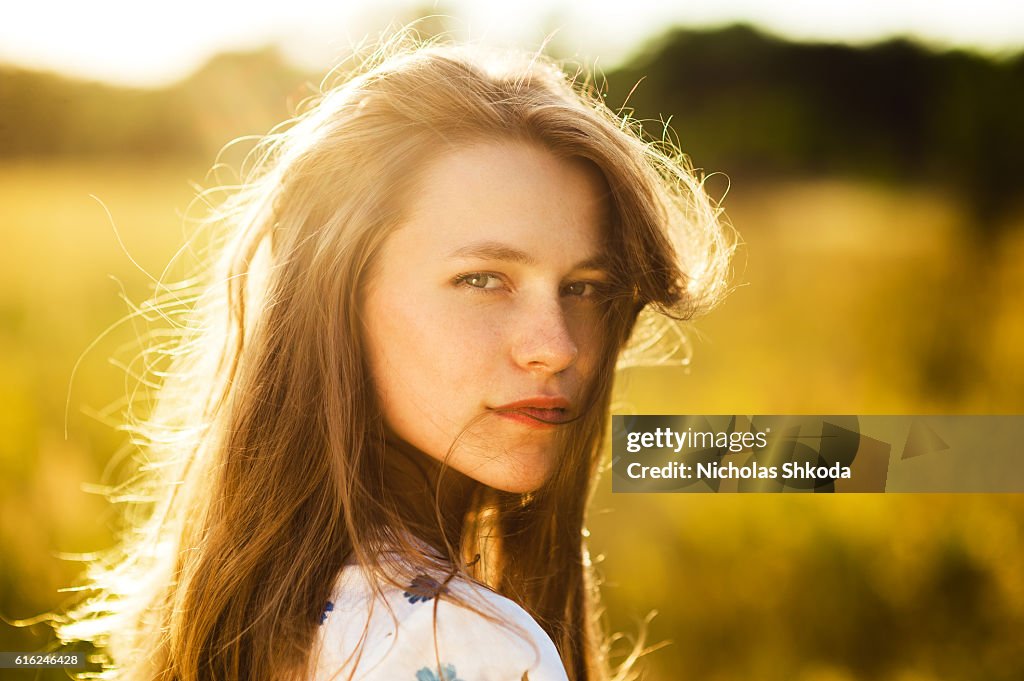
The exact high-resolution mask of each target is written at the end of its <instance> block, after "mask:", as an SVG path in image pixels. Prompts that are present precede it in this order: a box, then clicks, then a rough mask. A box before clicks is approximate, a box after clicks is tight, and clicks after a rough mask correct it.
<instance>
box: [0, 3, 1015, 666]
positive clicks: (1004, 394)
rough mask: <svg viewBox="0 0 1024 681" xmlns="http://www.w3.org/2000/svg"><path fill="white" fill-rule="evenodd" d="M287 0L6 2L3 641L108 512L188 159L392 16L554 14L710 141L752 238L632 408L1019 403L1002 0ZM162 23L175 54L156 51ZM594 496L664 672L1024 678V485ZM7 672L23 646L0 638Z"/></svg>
mask: <svg viewBox="0 0 1024 681" xmlns="http://www.w3.org/2000/svg"><path fill="white" fill-rule="evenodd" d="M295 4H297V5H298V6H301V7H302V8H304V11H305V10H307V9H308V14H307V15H304V16H302V17H297V18H295V17H293V18H292V19H291V20H290V21H276V24H275V25H276V28H275V30H274V31H269V30H267V29H266V27H265V26H264V28H263V29H260V28H259V25H257V24H255V23H253V21H254V20H253V19H252V16H253V15H259V12H260V11H261V10H260V9H259V8H258V7H247V9H246V11H245V12H239V11H238V10H237V8H236V9H235V10H233V12H234V14H232V13H231V12H228V11H227V10H225V9H224V8H222V7H221V6H220V5H217V3H212V4H211V5H210V6H209V8H208V10H209V11H208V12H206V13H199V12H197V13H196V15H195V16H186V17H184V18H182V17H178V16H177V14H188V8H189V7H190V6H191V5H190V4H189V3H185V7H183V8H182V10H181V12H177V13H173V15H172V13H171V11H170V10H163V12H164V15H161V16H156V15H151V16H148V17H146V16H145V15H140V14H138V12H140V11H141V10H139V9H138V8H134V9H129V8H128V6H127V5H126V6H125V7H123V8H115V7H114V5H113V3H99V6H95V7H94V6H93V4H92V3H90V4H89V7H90V11H91V14H90V15H88V16H87V15H83V14H81V11H82V10H81V9H75V8H71V7H67V8H64V9H65V10H66V11H57V12H55V13H50V14H46V13H41V12H42V10H28V9H25V8H20V7H19V8H16V9H14V14H13V15H12V16H11V19H12V21H9V22H8V29H0V58H3V59H4V60H6V62H7V63H6V64H5V65H0V324H2V326H0V374H2V375H3V381H2V382H0V432H2V433H3V438H2V440H0V615H2V616H3V618H4V620H5V621H0V650H8V651H17V650H22V651H28V650H38V649H43V648H45V647H46V646H47V645H48V644H49V642H50V638H49V634H48V628H47V626H46V624H45V622H41V623H37V624H32V625H29V626H12V624H13V623H14V622H15V621H22V622H21V623H22V624H24V620H29V619H31V618H33V617H35V616H37V615H40V614H41V613H46V612H50V611H54V610H59V609H60V608H61V607H62V606H63V605H64V604H66V603H67V602H68V599H69V598H71V597H73V594H71V593H67V592H61V591H59V590H60V589H62V588H64V587H68V586H70V585H73V584H74V583H75V582H76V580H77V578H78V575H79V572H80V570H81V567H82V564H81V562H78V561H77V560H76V558H81V557H83V554H88V553H90V552H93V551H97V550H100V549H103V548H106V547H108V546H110V544H111V541H112V534H111V532H112V528H113V527H114V526H115V519H116V509H115V508H112V507H111V506H110V505H109V504H108V503H107V502H106V501H105V499H104V497H103V496H102V494H99V493H98V492H97V487H98V486H100V485H102V484H109V483H110V482H112V479H113V478H116V475H117V473H116V472H115V471H117V470H118V469H119V468H121V467H122V466H123V463H124V460H125V452H126V450H125V434H124V432H123V431H121V430H119V429H118V425H119V423H120V419H121V414H122V411H123V409H124V406H125V398H126V394H127V391H128V390H129V389H130V388H131V387H132V386H133V385H134V382H135V380H136V379H135V376H134V375H133V374H134V373H135V372H136V369H137V368H138V367H132V366H131V365H130V360H131V358H132V357H133V356H134V355H135V354H136V353H137V350H138V347H139V346H138V343H139V339H140V337H143V336H144V334H145V333H146V331H147V328H146V327H145V326H144V325H140V324H138V323H136V322H133V321H130V320H129V321H123V318H125V317H126V316H127V315H129V314H130V313H131V310H132V308H131V304H130V303H138V302H140V301H142V300H145V299H146V298H147V297H148V296H149V295H150V294H151V293H152V290H153V289H152V281H151V279H150V278H149V277H150V275H153V276H159V275H160V273H161V272H162V271H163V269H164V267H165V265H166V264H167V263H168V261H169V260H170V259H171V256H172V255H173V254H174V253H175V251H176V250H177V248H178V247H179V246H180V245H181V243H182V241H183V239H184V235H185V233H186V231H187V229H188V225H187V221H186V220H185V216H186V215H187V214H190V213H189V211H190V209H189V206H190V204H191V202H192V199H193V198H194V197H195V195H196V191H197V187H206V186H210V185H211V184H216V183H220V182H225V181H230V179H231V173H230V170H229V169H222V170H221V171H220V174H219V175H218V176H216V177H214V176H211V175H210V174H209V173H208V171H209V169H210V167H211V165H212V164H213V161H214V158H215V156H216V154H217V151H218V150H219V149H220V148H221V147H222V146H223V145H224V144H225V143H226V142H228V141H229V140H231V139H233V138H236V137H239V136H243V135H258V134H262V133H264V132H266V131H267V130H269V128H270V127H271V126H272V125H273V124H275V123H276V122H278V121H280V120H283V119H284V118H286V117H287V116H289V115H290V114H291V113H292V112H293V111H294V108H295V106H296V104H298V102H300V101H301V100H302V99H303V98H304V97H306V96H308V95H310V94H312V92H313V91H314V90H315V87H316V84H317V83H318V82H319V80H320V77H321V76H322V75H323V73H324V72H325V70H326V68H327V67H328V66H329V65H330V60H331V59H333V58H335V57H338V56H340V55H343V54H344V52H345V51H346V49H345V48H346V47H347V46H348V45H349V44H351V43H353V42H358V38H359V37H361V36H363V35H370V36H373V35H376V34H377V33H379V32H380V31H381V30H382V29H383V28H384V27H385V26H386V25H387V24H388V23H389V22H390V24H391V25H392V26H396V25H400V24H401V23H403V22H405V21H408V20H412V19H415V18H417V17H421V16H425V15H434V16H432V17H431V18H428V19H425V20H423V21H422V22H421V23H420V24H419V30H420V31H421V32H422V33H424V34H431V33H435V32H442V31H448V32H449V33H450V34H451V35H454V36H455V37H457V38H485V39H489V38H492V37H493V38H495V39H500V41H504V42H513V43H515V44H519V45H521V46H524V47H528V48H534V47H536V46H537V45H539V44H540V43H541V42H542V41H543V39H544V37H545V36H549V35H551V34H552V32H553V31H555V29H558V30H557V31H556V32H554V33H553V37H551V39H550V40H548V41H547V47H546V48H545V49H546V51H547V52H548V53H549V54H551V55H552V56H554V57H556V58H564V59H569V60H573V61H575V62H582V63H583V64H584V65H585V66H586V67H588V68H591V69H595V68H596V69H597V70H598V71H599V73H600V74H601V75H600V77H599V78H598V83H599V84H600V87H601V89H602V91H603V92H605V94H606V97H607V101H608V104H609V105H610V106H611V107H612V108H614V109H618V108H620V107H623V108H624V110H625V111H628V112H630V113H631V114H632V115H633V116H635V117H636V118H639V119H642V120H644V121H645V122H646V126H647V129H648V131H649V132H650V134H651V135H652V136H654V137H657V138H660V137H661V136H662V135H663V134H664V130H665V124H666V122H667V123H669V124H670V126H671V130H672V133H671V134H672V135H674V139H676V140H677V141H678V143H679V144H680V146H681V147H682V148H683V149H684V150H685V151H686V152H687V153H688V154H689V155H690V157H691V158H692V161H693V164H694V165H695V166H696V167H697V168H700V169H703V171H704V172H705V173H707V174H708V175H710V178H709V180H708V187H709V189H710V191H711V192H712V194H714V195H715V196H717V197H719V198H722V199H723V205H724V207H725V209H726V212H727V214H728V216H729V218H730V219H731V221H732V223H733V224H734V225H735V226H736V228H737V229H738V230H739V232H740V234H741V235H742V237H743V240H744V242H745V243H744V246H743V248H742V249H741V251H740V253H739V257H738V259H737V263H736V264H737V267H736V281H735V283H736V284H737V285H738V286H737V288H736V289H735V291H734V292H733V293H732V295H731V296H730V297H729V298H728V299H727V301H726V302H725V304H724V305H723V306H722V307H721V308H719V309H718V310H716V311H715V312H713V313H712V314H711V315H710V316H708V317H706V318H704V319H702V320H699V321H697V322H696V323H694V324H693V327H692V329H691V336H690V338H691V340H692V350H693V353H692V361H691V362H690V363H689V364H686V365H682V364H677V365H673V366H664V367H658V368H634V369H629V370H627V371H626V372H625V373H624V375H623V377H622V381H621V383H620V386H619V391H618V398H617V399H618V402H619V405H620V408H621V409H622V410H624V411H632V412H635V413H683V414H685V413H728V414H734V413H743V414H757V413H768V414H770V413H808V414H827V413H839V414H844V413H846V414H933V413H934V414H938V413H947V414H961V413H963V414H973V413H978V414H982V413H993V414H1001V413H1024V349H1022V345H1024V200H1022V199H1024V193H1022V191H1021V189H1022V185H1024V182H1022V180H1024V164H1022V162H1021V158H1022V155H1024V56H1022V54H1021V51H1020V50H1021V48H1022V47H1024V15H1022V13H1021V11H1020V10H1019V9H1017V8H1015V6H1014V3H1003V4H1000V3H996V2H982V1H979V2H977V3H970V6H969V7H961V8H957V5H956V4H954V3H947V2H935V3H914V2H907V3H901V2H895V1H894V2H889V3H870V2H869V3H845V4H844V3H818V5H821V7H818V8H815V7H814V6H813V5H812V4H810V3H804V2H791V3H784V4H783V3H768V2H765V3H746V4H744V3H742V2H722V3H718V5H717V6H718V9H719V10H721V11H720V12H719V13H718V14H715V13H714V11H713V10H710V9H707V8H704V9H701V10H697V9H694V8H693V7H688V8H673V7H672V6H671V4H670V3H660V4H659V3H652V5H651V8H650V10H649V11H648V10H645V9H644V8H643V7H640V6H636V7H630V8H624V7H620V6H619V5H615V4H613V3H602V2H597V3H579V4H573V3H561V4H558V3H548V4H547V5H539V4H537V3H531V2H524V3H521V5H517V8H503V10H502V11H504V12H505V14H502V13H501V12H499V11H498V10H495V11H494V14H493V15H488V14H487V13H486V11H484V10H482V9H481V5H482V4H477V5H472V6H471V5H469V4H468V3H467V4H460V3H453V4H452V5H450V6H438V5H427V6H405V5H402V4H394V5H391V6H388V9H387V11H383V10H380V9H377V10H373V11H371V10H369V9H367V10H365V11H364V10H360V11H359V12H355V13H351V14H349V15H345V16H344V17H340V16H336V15H335V14H331V13H330V12H331V11H333V10H328V9H327V8H322V9H320V10H317V9H316V8H312V7H308V8H307V7H306V5H310V3H305V2H300V3H295ZM107 5H110V7H107ZM822 8H824V9H822ZM900 8H902V9H900ZM51 9H52V8H51ZM115 9H118V11H114V10H115ZM19 11H24V12H30V11H31V12H37V13H39V14H38V16H34V15H33V16H29V15H27V14H26V15H23V16H19V15H18V12H19ZM47 11H48V12H49V11H50V10H47ZM318 11H319V12H320V14H317V12H318ZM76 12H78V14H76ZM829 12H832V14H831V15H829V14H828V13H829ZM438 15H443V16H438ZM225 16H227V17H229V18H231V17H233V18H234V23H232V24H231V26H232V27H233V28H232V30H231V31H228V32H227V33H222V34H217V33H216V32H215V31H213V30H212V29H209V26H210V25H212V24H214V23H216V21H221V20H223V19H224V17H225ZM509 17H515V20H514V21H513V20H511V19H510V18H509ZM979 17H980V18H979ZM985 17H988V19H987V21H988V22H989V23H987V24H985V23H984V22H983V21H982V20H983V19H984V18H985ZM143 19H145V20H146V21H148V22H149V24H142V23H138V22H139V21H142V20H143ZM175 20H180V21H183V22H185V23H183V24H181V25H183V26H185V27H186V29H178V28H176V27H177V26H179V24H176V23H174V22H175ZM18 21H22V23H21V24H20V25H19V24H18ZM26 22H27V23H26ZM32 22H35V23H34V24H33V23H32ZM90 22H92V23H90ZM488 22H490V23H488ZM160 23H165V24H166V27H167V31H168V32H174V31H179V32H178V33H176V34H175V36H174V37H173V38H172V39H171V44H173V45H178V46H180V47H181V48H182V54H186V52H187V55H186V56H182V54H177V53H174V54H173V55H172V56H170V57H168V56H167V55H168V54H171V52H169V51H168V50H165V53H166V54H164V61H162V62H159V60H158V59H157V58H156V57H153V56H152V55H151V50H150V49H149V48H150V47H151V46H150V45H148V43H147V40H146V39H145V36H146V35H149V34H148V33H147V32H146V31H147V30H150V29H148V28H145V27H146V26H150V27H151V25H152V24H160ZM480 26H484V27H490V28H485V29H480V28H479V27H480ZM985 26H988V27H989V28H988V29H985ZM33 27H35V28H33ZM496 27H505V28H508V27H518V29H517V30H519V33H502V32H501V31H500V30H499V29H498V28H496ZM314 28H315V29H316V30H315V31H314V30H313V29H314ZM34 30H35V31H37V32H36V33H33V31H34ZM60 31H66V32H67V33H60ZM68 31H70V32H68ZM986 31H987V32H986ZM50 33H54V34H55V35H56V38H57V40H56V43H54V41H53V38H54V36H53V35H49V34H50ZM122 34H124V35H127V36H129V38H131V39H126V40H122V41H120V42H118V41H117V40H114V38H113V36H115V35H121V36H122V37H123V35H122ZM64 35H67V36H72V35H77V36H79V38H81V42H82V43H83V44H84V45H85V46H84V47H81V48H80V50H81V51H79V52H72V51H71V48H72V47H74V45H75V43H73V41H72V39H71V38H70V37H67V38H62V36H64ZM224 36H227V37H224ZM326 36H332V37H331V38H330V39H328V38H327V37H326ZM353 37H354V38H355V40H353ZM193 38H196V40H193V41H192V42H194V43H195V45H192V42H189V41H190V40H192V39H193ZM199 38H201V39H202V40H199ZM47 41H49V43H54V44H58V43H59V44H61V45H62V46H63V47H65V48H67V49H66V51H65V52H50V53H46V52H45V50H44V49H43V47H44V46H45V45H44V44H49V43H48V42H47ZM203 41H205V42H203ZM188 45H192V47H191V48H189V49H191V51H187V50H185V47H186V46H188ZM196 45H198V47H196ZM36 48H38V49H36ZM118 49H120V50H121V52H120V53H119V52H117V50H118ZM153 49H154V50H155V49H156V44H155V42H154V45H153ZM104 50H106V51H104ZM107 52H110V53H112V54H107ZM606 55H608V56H607V57H606ZM227 160H229V161H230V160H231V158H230V155H229V157H228V159H227ZM147 273H148V274H147ZM173 274H174V273H173V272H172V275H173ZM129 301H130V302H129ZM72 378H73V380H72ZM1022 450H1024V444H1022ZM1022 456H1024V452H1022ZM1022 465H1024V459H1022ZM590 524H591V533H592V536H591V547H592V550H593V552H594V553H595V555H596V556H597V557H598V559H599V560H600V563H599V568H600V571H601V574H602V576H603V579H604V586H603V594H604V599H605V605H606V615H605V616H606V618H607V620H608V623H609V626H610V628H611V629H612V630H613V631H617V632H621V633H623V634H624V638H623V640H622V641H621V642H620V643H619V644H618V649H620V650H625V649H626V648H627V647H628V643H629V639H630V638H631V637H632V638H635V637H636V635H637V634H638V633H639V632H640V631H645V632H646V640H647V642H648V643H649V644H664V645H662V646H661V647H659V648H658V649H657V650H654V651H653V652H651V653H650V654H649V655H647V656H646V657H645V658H644V659H643V661H642V663H641V665H640V669H641V670H642V671H643V673H644V678H646V679H651V680H667V679H692V680H694V681H697V680H701V681H718V680H732V679H759V680H765V681H775V680H776V679H778V680H780V681H781V680H782V679H786V680H787V681H793V680H796V681H854V680H856V681H861V680H863V681H869V680H879V681H939V680H942V681H969V680H985V681H1004V680H1005V681H1015V680H1018V679H1021V678H1024V498H1022V497H1021V495H948V496H946V495H847V496H836V497H830V496H824V495H722V496H717V495H678V496H677V495H628V496H626V495H612V494H611V493H610V484H609V481H608V479H607V478H606V479H605V480H604V481H603V482H602V486H601V489H600V491H599V493H598V495H597V497H596V498H595V500H594V503H593V507H592V518H591V523H590ZM653 611H657V615H656V616H655V617H654V618H653V619H651V620H649V622H648V623H647V624H643V622H644V620H645V619H647V618H648V616H649V614H651V613H652V612H653ZM17 674H24V678H29V677H30V676H31V677H32V678H36V676H37V675H36V673H34V672H33V673H29V672H25V673H22V672H13V671H0V676H2V677H3V678H7V677H8V675H10V677H11V678H18V677H17V676H16V675H17ZM47 674H50V673H49V672H46V673H39V674H38V677H39V678H54V679H56V678H63V674H61V673H52V674H50V675H49V676H47Z"/></svg>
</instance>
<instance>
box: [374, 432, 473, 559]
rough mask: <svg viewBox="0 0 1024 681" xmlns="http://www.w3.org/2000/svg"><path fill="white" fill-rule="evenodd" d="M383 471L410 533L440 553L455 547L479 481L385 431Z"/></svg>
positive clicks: (397, 508) (445, 552)
mask: <svg viewBox="0 0 1024 681" xmlns="http://www.w3.org/2000/svg"><path fill="white" fill-rule="evenodd" d="M384 475H385V481H386V484H387V487H388V489H389V490H390V491H391V493H392V494H393V498H394V500H395V504H396V508H395V511H396V512H397V513H398V514H399V515H400V517H401V518H402V519H403V520H404V521H405V524H406V526H407V527H408V528H409V531H410V532H412V533H413V535H414V536H415V537H416V538H417V539H419V540H421V541H423V542H426V543H427V544H428V545H430V546H431V547H433V548H434V549H436V550H438V551H440V552H441V553H442V555H445V554H447V553H448V551H447V547H446V544H450V545H452V546H453V547H458V545H459V543H460V539H461V535H462V530H463V525H464V522H465V519H466V514H467V512H468V511H469V509H470V505H471V503H472V499H473V496H474V492H475V490H476V489H477V487H478V486H479V483H477V482H476V481H474V480H473V479H472V478H470V477H468V476H466V475H463V474H462V473H459V472H458V471H456V470H454V469H453V468H450V467H447V466H442V464H441V462H439V461H438V460H437V459H434V458H433V457H431V456H429V455H427V454H425V453H423V452H422V451H420V450H419V449H417V448H415V447H413V446H412V445H411V444H409V443H408V442H406V441H404V440H402V439H401V438H399V437H398V436H397V435H395V434H394V433H390V432H389V433H388V437H387V441H386V445H385V451H384Z"/></svg>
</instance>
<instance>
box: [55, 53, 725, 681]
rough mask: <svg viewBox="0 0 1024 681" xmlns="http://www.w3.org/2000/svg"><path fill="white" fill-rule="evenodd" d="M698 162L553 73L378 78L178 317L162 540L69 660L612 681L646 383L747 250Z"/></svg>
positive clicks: (264, 149) (145, 492)
mask: <svg viewBox="0 0 1024 681" xmlns="http://www.w3.org/2000/svg"><path fill="white" fill-rule="evenodd" d="M670 152H671V153H670ZM681 158H682V157H680V156H676V155H675V153H674V152H673V150H672V149H671V148H669V147H667V146H665V145H657V144H652V143H645V142H643V141H642V140H641V137H640V135H639V133H638V126H637V125H636V124H634V123H631V122H629V121H625V120H621V119H619V118H618V117H616V116H615V115H614V114H613V113H611V112H610V111H608V110H607V108H606V107H605V106H604V105H603V104H602V103H601V102H600V100H599V99H598V98H597V97H594V96H592V95H590V94H588V93H587V92H585V91H584V88H583V87H581V86H579V85H577V84H575V83H574V82H573V81H571V80H569V79H567V78H566V76H565V75H564V74H563V73H562V71H561V70H559V68H557V67H556V66H555V65H553V64H552V63H550V62H548V61H547V60H545V59H543V58H540V57H538V56H536V55H510V54H505V53H501V54H496V53H490V52H485V51H482V50H480V49H478V48H472V49H471V48H465V47H457V46H437V45H433V46H421V47H417V48H403V49H397V50H395V49H392V50H390V54H387V55H378V56H377V57H376V58H375V59H373V60H370V61H368V62H367V63H365V64H364V65H363V67H362V68H361V69H360V70H359V71H358V72H357V73H355V74H348V75H347V77H346V80H345V81H344V82H343V83H341V84H340V85H338V86H337V87H334V88H333V89H330V90H328V91H327V92H325V93H324V94H323V95H322V96H321V97H319V98H318V100H317V101H316V102H315V103H313V105H312V106H310V107H309V109H308V110H307V111H306V112H305V113H304V114H302V115H301V116H299V117H298V118H297V119H296V120H295V121H293V122H292V124H291V125H289V126H287V127H286V128H285V129H283V130H281V131H279V132H275V133H273V134H271V135H270V136H268V137H267V138H266V139H265V140H264V141H263V143H262V144H261V146H260V147H259V148H258V153H257V154H256V159H257V162H256V164H255V167H254V168H252V169H251V171H250V172H249V173H248V175H247V177H246V178H245V182H244V184H243V185H242V186H241V187H240V188H238V189H237V190H236V191H235V192H234V193H233V195H232V197H231V198H230V199H229V200H228V201H227V202H226V204H225V205H224V207H223V208H221V209H220V210H219V211H218V212H217V214H216V215H215V216H214V218H213V219H212V221H213V223H214V224H215V225H216V226H217V228H218V229H220V230H221V231H220V232H219V233H220V234H221V236H222V238H221V239H219V240H218V241H217V245H216V247H215V249H214V251H215V252H216V253H219V254H220V259H219V260H218V261H217V263H216V264H214V265H211V266H209V267H208V268H207V269H206V270H205V272H204V276H203V278H202V282H201V287H200V288H201V294H200V295H196V296H195V297H194V298H193V299H190V298H189V297H188V296H187V293H188V290H187V289H184V288H177V289H174V290H168V292H167V293H166V295H164V296H163V297H162V298H160V299H158V300H156V301H154V303H153V304H152V307H153V309H156V310H159V311H161V312H162V314H164V315H165V316H166V318H167V319H168V320H171V321H174V323H175V326H176V327H177V329H178V332H179V333H178V335H179V336H181V338H180V339H178V340H176V341H175V342H174V343H172V344H171V345H169V346H165V348H164V349H165V350H166V352H167V354H168V355H170V357H171V361H172V364H171V367H170V369H169V370H168V371H167V372H165V375H166V379H165V380H164V382H163V385H162V386H161V387H160V389H159V392H158V394H157V398H158V401H157V403H156V405H157V406H156V407H155V409H154V411H153V413H152V414H151V415H150V416H149V418H148V419H147V421H146V424H145V425H144V426H143V425H140V426H138V428H137V430H138V434H139V442H140V445H141V446H140V451H141V452H142V453H143V455H144V457H143V460H142V465H141V469H142V471H143V472H142V474H141V475H140V477H139V478H138V479H137V480H135V481H134V482H133V488H134V489H133V490H132V495H133V497H134V498H144V499H145V500H146V504H145V506H143V507H142V508H143V509H145V514H144V515H136V516H132V517H131V518H130V522H129V528H128V530H129V531H128V532H127V533H126V539H125V542H124V547H123V548H122V549H121V552H120V553H119V556H118V558H117V559H116V560H111V561H107V562H105V563H103V564H98V565H97V566H95V569H94V570H93V574H92V584H91V586H92V588H94V589H96V595H95V596H94V597H93V598H91V599H90V600H88V601H86V602H85V603H84V604H83V605H82V606H81V607H80V608H79V609H78V610H77V611H76V612H74V613H72V614H71V616H70V617H69V618H68V619H67V621H66V622H65V623H64V624H63V625H62V626H61V627H59V629H58V633H59V635H60V636H61V638H62V639H64V640H73V639H78V640H81V639H88V640H92V641H94V642H96V643H97V644H98V645H100V646H102V647H103V648H105V649H106V650H107V651H108V653H109V659H108V675H109V676H110V677H111V678H124V679H166V680H168V681H169V680H171V679H175V680H178V679H181V680H189V681H191V680H194V679H232V680H233V679H278V678H281V679H297V680H304V679H317V680H319V679H374V680H376V679H386V680H389V681H390V680H396V681H399V680H407V681H427V680H430V679H433V680H436V681H444V680H447V681H455V680H456V679H460V680H462V681H485V680H488V681H490V680H494V681H497V680H499V679H501V680H514V681H519V680H520V679H527V678H529V679H533V680H534V681H541V680H548V679H566V678H568V679H572V680H573V681H583V680H592V679H602V678H607V677H608V676H609V674H610V670H609V666H608V661H607V659H606V652H607V651H606V647H605V645H604V639H603V638H602V635H601V632H600V626H599V620H598V610H597V607H596V606H597V593H596V591H595V589H594V585H593V582H592V581H591V575H590V569H591V568H590V565H589V562H588V559H587V553H586V550H585V547H584V534H585V531H584V519H585V510H586V506H587V500H588V498H589V496H590V491H591V489H592V486H593V484H594V481H595V474H596V473H597V471H598V468H599V458H600V454H601V444H602V440H603V435H604V433H605V427H606V425H607V421H608V412H609V402H610V393H611V387H612V378H613V374H614V370H615V367H616V361H617V359H618V358H619V356H620V353H621V351H622V350H623V348H624V347H625V346H626V343H627V341H628V340H629V338H630V336H631V333H634V334H635V333H639V331H637V330H635V329H634V326H636V324H637V320H638V316H639V315H640V313H641V311H642V310H644V309H645V308H649V309H653V310H655V311H657V312H658V313H661V314H664V315H669V316H670V317H673V318H688V317H690V316H692V315H693V314H695V313H696V312H699V311H702V310H704V309H706V308H708V307H709V306H710V305H711V304H713V303H714V302H715V301H716V300H717V299H718V298H719V297H720V296H721V294H722V293H723V286H724V278H725V274H726V270H727V267H728V259H729V256H730V254H731V250H732V247H731V242H730V241H729V239H728V238H727V237H726V234H725V232H724V230H723V228H722V227H721V225H720V224H719V221H718V219H717V218H718V212H717V210H716V209H715V207H714V206H713V205H712V203H711V202H710V201H709V200H708V198H707V197H706V195H705V193H704V192H703V190H702V187H701V184H700V182H699V181H698V180H697V179H695V178H694V177H693V175H692V174H691V173H690V172H689V171H688V170H687V169H686V167H685V166H684V165H683V164H682V161H681ZM197 290H199V289H197ZM183 303H184V304H185V305H184V306H183ZM181 310H184V311H186V314H184V315H179V316H175V315H174V312H175V311H181ZM140 495H141V496H140Z"/></svg>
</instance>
